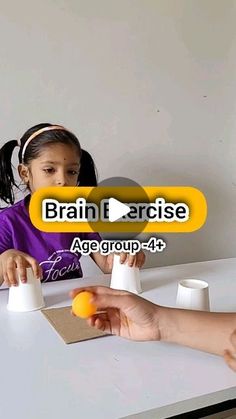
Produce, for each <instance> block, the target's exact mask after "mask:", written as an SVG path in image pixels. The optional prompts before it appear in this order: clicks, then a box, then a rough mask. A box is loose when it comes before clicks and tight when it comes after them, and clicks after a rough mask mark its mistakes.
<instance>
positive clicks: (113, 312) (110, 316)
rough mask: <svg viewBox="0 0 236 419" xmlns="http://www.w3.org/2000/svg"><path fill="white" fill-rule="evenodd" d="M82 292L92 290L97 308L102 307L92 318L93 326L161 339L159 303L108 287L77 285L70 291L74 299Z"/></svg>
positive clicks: (127, 335) (126, 335)
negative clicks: (81, 286)
mask: <svg viewBox="0 0 236 419" xmlns="http://www.w3.org/2000/svg"><path fill="white" fill-rule="evenodd" d="M81 291H90V292H91V293H93V294H94V297H93V298H92V301H93V303H94V304H95V305H96V306H97V310H98V311H100V310H103V312H102V313H96V314H95V315H93V316H92V317H89V319H88V320H87V322H88V324H89V325H90V326H93V327H96V329H99V330H103V331H104V332H107V333H111V334H113V335H118V336H122V337H124V338H127V339H132V340H139V341H146V340H160V338H161V335H160V329H159V306H157V305H155V304H153V303H151V302H150V301H147V300H145V299H144V298H141V297H138V296H137V295H135V294H131V293H129V292H126V291H118V290H113V289H111V288H107V287H86V288H81V289H79V288H77V289H75V290H73V291H71V292H70V296H71V298H74V297H75V296H76V295H77V294H79V293H80V292H81Z"/></svg>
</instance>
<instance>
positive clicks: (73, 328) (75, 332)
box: [41, 306, 107, 343]
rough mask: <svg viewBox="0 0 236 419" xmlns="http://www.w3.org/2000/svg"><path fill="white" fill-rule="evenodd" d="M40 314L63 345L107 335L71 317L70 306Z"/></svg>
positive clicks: (44, 310)
mask: <svg viewBox="0 0 236 419" xmlns="http://www.w3.org/2000/svg"><path fill="white" fill-rule="evenodd" d="M41 312H42V313H43V314H44V316H45V317H46V318H47V320H48V321H49V323H51V325H52V326H53V327H54V329H55V330H56V332H57V333H58V334H59V335H60V336H61V337H62V339H63V340H64V342H65V343H75V342H81V341H83V340H89V339H94V338H98V337H102V336H107V333H105V332H101V331H100V330H97V329H95V328H93V327H90V326H89V325H88V324H87V322H86V320H85V319H80V318H79V317H75V316H72V314H71V306H70V307H59V308H49V309H43V310H41Z"/></svg>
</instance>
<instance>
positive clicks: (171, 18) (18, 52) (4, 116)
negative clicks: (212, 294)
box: [0, 0, 236, 266]
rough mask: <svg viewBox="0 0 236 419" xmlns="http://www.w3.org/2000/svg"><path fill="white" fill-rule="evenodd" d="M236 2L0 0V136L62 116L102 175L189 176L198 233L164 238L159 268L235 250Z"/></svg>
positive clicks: (146, 181)
mask: <svg viewBox="0 0 236 419" xmlns="http://www.w3.org/2000/svg"><path fill="white" fill-rule="evenodd" d="M235 22H236V1H234V0H227V1H224V0H172V1H171V0H149V1H148V0H129V1H127V0H125V1H124V0H119V1H115V0H113V1H112V0H99V1H97V0H94V1H87V0H84V1H82V0H64V1H63V0H41V1H40V2H39V1H32V0H21V2H5V1H0V97H1V100H0V129H1V131H0V132H1V144H3V143H4V142H5V141H6V140H9V139H13V138H16V137H18V136H21V134H22V133H23V132H24V131H25V130H26V129H27V128H28V127H30V126H31V125H33V124H35V123H39V122H43V121H49V122H55V123H60V124H64V125H65V126H67V127H68V128H70V129H71V130H73V131H74V132H75V134H77V135H78V137H79V138H80V140H81V143H82V146H83V147H85V148H87V149H88V150H89V151H90V152H91V153H92V154H93V156H94V158H95V161H96V164H97V167H98V170H99V174H100V180H102V179H104V178H106V177H110V176H120V175H122V176H127V177H130V178H133V179H134V180H135V181H137V182H139V183H141V184H143V185H190V186H195V187H197V188H200V189H201V190H202V191H203V192H204V194H205V195H206V198H207V201H208V206H209V214H208V219H207V223H206V225H205V226H204V228H202V229H201V230H200V231H199V232H196V233H192V234H179V235H177V234H173V235H171V234H169V235H166V236H165V237H166V239H167V241H168V249H167V250H166V251H165V252H164V253H163V254H162V255H160V256H155V257H154V256H150V255H149V256H148V265H147V266H150V265H165V264H175V263H182V262H188V261H189V262H190V261H199V260H207V259H215V258H221V257H231V256H235V253H236V211H235V204H236V190H235V187H236V165H235V160H236V141H235V138H236V122H235V107H236V100H235V97H236V96H235V92H236V76H235V74H236V71H235V70H236V25H235Z"/></svg>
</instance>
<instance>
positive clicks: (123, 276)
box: [110, 255, 142, 294]
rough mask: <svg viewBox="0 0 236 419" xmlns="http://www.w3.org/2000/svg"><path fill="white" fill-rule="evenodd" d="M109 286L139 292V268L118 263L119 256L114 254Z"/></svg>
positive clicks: (140, 290)
mask: <svg viewBox="0 0 236 419" xmlns="http://www.w3.org/2000/svg"><path fill="white" fill-rule="evenodd" d="M110 287H111V288H113V289H117V290H125V291H129V292H133V293H135V294H140V293H141V292H142V288H141V281H140V272H139V268H137V267H131V266H128V265H127V264H126V263H123V264H122V263H120V256H119V255H114V260H113V268H112V273H111V284H110Z"/></svg>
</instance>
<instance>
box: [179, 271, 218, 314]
mask: <svg viewBox="0 0 236 419" xmlns="http://www.w3.org/2000/svg"><path fill="white" fill-rule="evenodd" d="M176 305H177V307H179V308H186V309H189V310H201V311H210V302H209V287H208V283H207V282H205V281H201V280H199V279H183V280H182V281H180V282H179V284H178V291H177V298H176Z"/></svg>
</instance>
